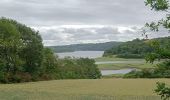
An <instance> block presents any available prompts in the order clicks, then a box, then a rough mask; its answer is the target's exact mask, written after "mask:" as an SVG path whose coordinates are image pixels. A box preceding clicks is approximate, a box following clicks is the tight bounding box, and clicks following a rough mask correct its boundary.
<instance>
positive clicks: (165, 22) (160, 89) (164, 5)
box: [144, 0, 170, 100]
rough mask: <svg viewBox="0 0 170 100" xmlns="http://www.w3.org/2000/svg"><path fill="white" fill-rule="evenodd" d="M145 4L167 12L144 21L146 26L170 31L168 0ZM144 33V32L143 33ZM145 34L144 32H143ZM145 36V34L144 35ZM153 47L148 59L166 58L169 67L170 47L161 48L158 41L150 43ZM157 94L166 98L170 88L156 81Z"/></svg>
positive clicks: (156, 0) (169, 5) (147, 1)
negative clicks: (159, 16) (157, 17)
mask: <svg viewBox="0 0 170 100" xmlns="http://www.w3.org/2000/svg"><path fill="white" fill-rule="evenodd" d="M145 3H146V5H147V6H150V7H151V9H152V10H155V11H164V12H165V13H167V16H166V17H165V18H162V19H161V20H159V21H158V22H151V23H146V27H149V28H150V30H152V31H159V28H160V27H164V28H165V29H167V30H168V31H170V14H169V13H170V12H169V7H170V4H169V1H168V0H146V1H145ZM144 34H145V33H144ZM145 35H146V34H145ZM146 36H147V35H146ZM152 45H153V47H154V48H155V52H154V53H152V54H150V55H149V56H148V57H147V58H148V59H147V60H148V61H150V62H153V61H154V60H155V59H161V58H163V59H167V61H166V63H167V65H166V67H170V65H169V62H170V48H169V47H168V48H162V47H161V46H160V45H159V43H158V42H156V41H155V42H153V43H152ZM155 91H156V92H157V93H158V95H161V97H162V99H163V100H167V99H168V98H169V97H170V88H169V87H166V86H165V83H157V89H156V90H155Z"/></svg>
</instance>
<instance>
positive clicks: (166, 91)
mask: <svg viewBox="0 0 170 100" xmlns="http://www.w3.org/2000/svg"><path fill="white" fill-rule="evenodd" d="M156 84H157V88H156V89H155V92H156V93H157V94H158V95H160V96H161V99H162V100H169V99H168V98H169V97H170V87H168V86H166V84H165V83H160V82H157V83H156Z"/></svg>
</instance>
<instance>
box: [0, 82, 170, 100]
mask: <svg viewBox="0 0 170 100" xmlns="http://www.w3.org/2000/svg"><path fill="white" fill-rule="evenodd" d="M157 81H161V82H166V83H170V80H169V79H96V80H56V81H42V82H31V83H21V84H0V100H160V97H158V96H157V95H156V94H155V93H154V92H153V89H154V88H155V83H156V82H157Z"/></svg>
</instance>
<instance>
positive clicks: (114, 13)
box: [0, 0, 169, 46]
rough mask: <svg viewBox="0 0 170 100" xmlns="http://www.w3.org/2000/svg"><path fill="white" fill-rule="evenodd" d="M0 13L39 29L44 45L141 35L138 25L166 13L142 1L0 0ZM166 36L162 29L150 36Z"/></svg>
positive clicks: (122, 38)
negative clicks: (156, 10) (154, 9)
mask: <svg viewBox="0 0 170 100" xmlns="http://www.w3.org/2000/svg"><path fill="white" fill-rule="evenodd" d="M0 16H3V17H7V18H12V19H15V20H17V21H19V22H21V23H23V24H26V25H27V26H29V27H31V28H33V29H35V30H38V31H39V32H40V35H41V36H42V38H43V43H44V45H45V46H54V45H68V44H78V43H101V42H109V41H130V40H132V39H135V38H143V37H142V35H141V34H142V33H141V30H140V29H141V27H143V26H144V25H145V23H146V22H151V21H156V20H159V19H161V18H162V17H163V16H165V13H163V12H155V11H152V10H151V9H150V8H149V7H146V6H145V4H144V0H0ZM161 33H165V34H161ZM168 35H169V33H168V32H167V31H166V30H163V29H162V30H160V32H158V33H153V32H150V34H149V38H156V37H163V36H168Z"/></svg>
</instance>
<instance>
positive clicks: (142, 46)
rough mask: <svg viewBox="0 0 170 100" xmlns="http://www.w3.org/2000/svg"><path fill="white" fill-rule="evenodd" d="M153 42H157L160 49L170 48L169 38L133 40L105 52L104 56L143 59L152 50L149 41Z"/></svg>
mask: <svg viewBox="0 0 170 100" xmlns="http://www.w3.org/2000/svg"><path fill="white" fill-rule="evenodd" d="M155 40H156V41H158V42H159V44H160V45H161V47H163V48H170V36H169V37H163V38H155V39H150V40H148V39H143V40H140V39H135V40H132V41H128V42H124V43H122V44H120V45H119V46H116V47H112V48H110V49H107V50H105V52H104V56H111V55H117V56H118V57H122V58H143V57H144V55H145V54H146V53H150V52H152V51H153V48H152V47H151V46H150V43H151V42H150V41H155Z"/></svg>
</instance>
